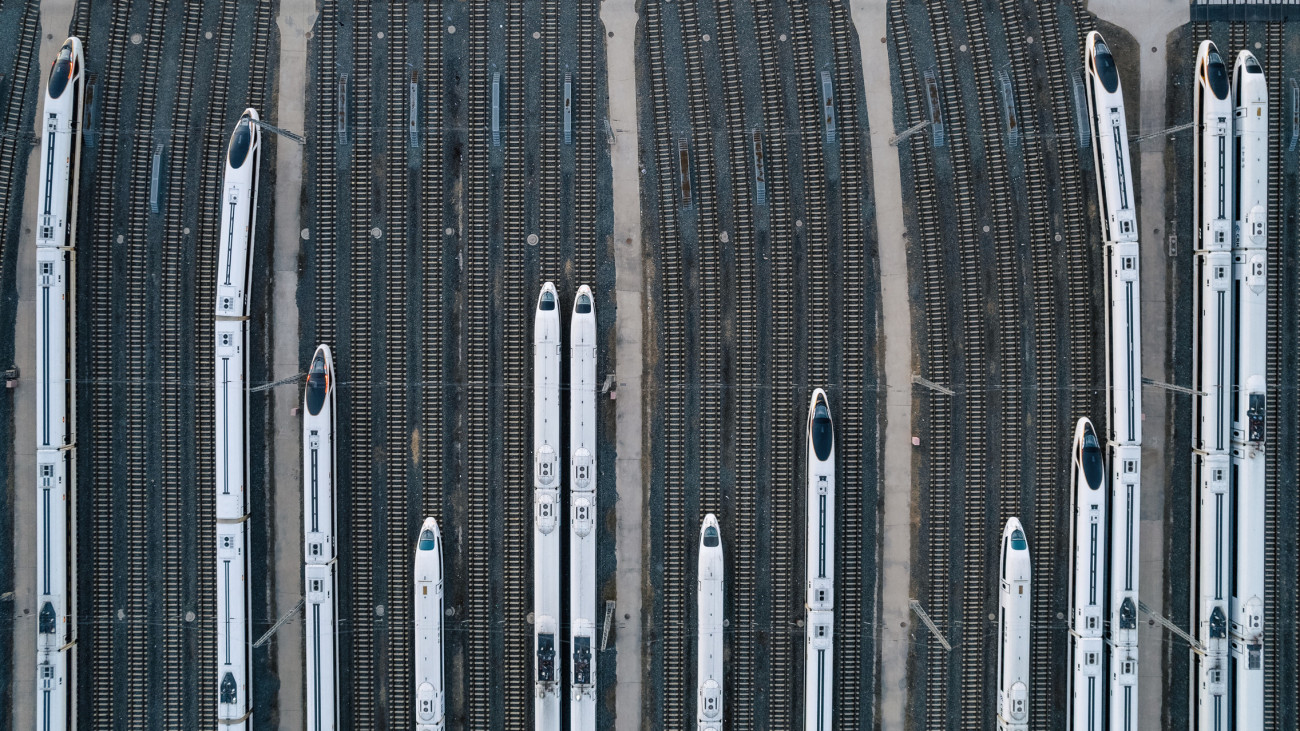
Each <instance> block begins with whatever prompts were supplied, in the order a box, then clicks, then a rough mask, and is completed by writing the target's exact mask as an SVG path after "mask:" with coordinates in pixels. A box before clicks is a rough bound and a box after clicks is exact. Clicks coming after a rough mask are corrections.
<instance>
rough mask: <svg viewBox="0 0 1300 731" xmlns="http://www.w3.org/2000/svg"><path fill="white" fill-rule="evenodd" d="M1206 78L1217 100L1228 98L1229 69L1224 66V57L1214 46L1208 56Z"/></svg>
mask: <svg viewBox="0 0 1300 731" xmlns="http://www.w3.org/2000/svg"><path fill="white" fill-rule="evenodd" d="M1205 77H1206V79H1205V80H1206V83H1207V84H1209V86H1210V91H1211V92H1213V93H1214V96H1215V98H1217V99H1227V98H1228V67H1227V66H1225V65H1224V63H1223V57H1222V56H1220V55H1219V50H1218V49H1217V48H1215V47H1214V46H1210V52H1209V53H1208V54H1207V55H1206V69H1205Z"/></svg>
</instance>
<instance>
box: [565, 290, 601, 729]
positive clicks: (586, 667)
mask: <svg viewBox="0 0 1300 731" xmlns="http://www.w3.org/2000/svg"><path fill="white" fill-rule="evenodd" d="M596 522H597V521H596V306H595V298H593V297H592V294H591V288H590V287H588V286H587V285H585V284H584V285H583V286H581V287H579V288H578V296H577V297H576V298H575V299H574V301H573V319H572V320H571V321H570V323H569V633H570V634H569V647H570V648H571V652H572V657H571V658H570V660H569V687H570V706H569V728H570V729H571V731H595V729H596Z"/></svg>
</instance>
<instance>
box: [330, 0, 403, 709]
mask: <svg viewBox="0 0 1300 731" xmlns="http://www.w3.org/2000/svg"><path fill="white" fill-rule="evenodd" d="M373 9H374V8H373V6H372V5H371V4H369V3H360V4H357V5H354V6H353V7H352V8H351V10H352V64H351V66H350V67H349V69H348V70H349V72H350V76H349V78H348V81H347V84H348V89H347V98H346V100H345V101H344V103H346V104H347V107H346V109H345V110H344V113H345V114H346V115H347V116H348V118H349V119H350V120H351V124H350V125H348V126H347V130H346V134H347V136H348V149H347V150H346V152H345V155H347V157H345V158H344V160H343V162H344V165H345V167H346V174H347V175H348V176H349V184H348V185H349V201H348V208H349V209H350V215H349V216H348V217H347V219H345V220H346V224H345V225H346V226H347V229H346V230H347V231H348V237H347V238H348V241H347V244H345V245H343V246H341V247H340V249H341V250H342V251H343V252H346V255H347V260H348V274H347V277H348V278H347V288H348V291H347V295H346V297H347V301H348V305H349V310H348V312H347V316H346V319H345V320H344V322H345V323H346V328H347V330H346V333H347V347H346V348H340V349H339V350H340V354H341V356H342V357H341V358H340V361H341V363H342V364H343V366H342V367H341V368H339V371H340V377H339V380H340V381H341V382H343V383H348V384H350V387H349V388H345V389H342V395H343V396H345V397H346V401H347V407H346V409H344V413H345V414H346V416H345V420H346V421H347V424H348V426H347V429H346V432H345V433H346V434H347V435H348V436H347V437H346V438H345V439H341V440H340V441H341V442H344V443H346V445H347V452H348V458H347V460H348V479H347V486H346V487H345V488H343V489H342V490H341V492H343V493H345V494H347V495H348V496H349V497H348V506H349V510H348V518H347V525H348V527H349V530H348V537H347V538H346V539H345V540H346V541H347V543H346V544H345V545H347V546H349V547H350V549H351V550H350V551H347V552H345V554H344V555H348V556H349V557H350V561H349V564H350V569H351V571H350V578H351V582H350V583H351V597H350V600H351V621H350V624H351V630H352V634H351V653H350V657H349V658H348V660H349V661H350V666H351V669H352V678H351V693H350V695H351V699H352V724H353V725H354V726H356V727H358V728H374V727H375V726H376V725H377V724H378V723H379V719H380V709H379V707H378V700H379V697H380V694H379V692H378V691H379V688H380V682H379V680H380V678H379V674H380V673H381V672H382V670H383V669H384V668H383V666H382V665H381V664H380V662H381V661H380V660H379V658H377V653H376V651H375V646H376V639H375V635H376V629H377V627H378V622H377V620H378V619H379V618H378V617H377V616H376V615H378V614H379V612H377V611H376V599H377V598H378V596H377V592H376V590H375V581H374V573H375V559H376V556H377V555H382V553H380V551H382V548H383V547H382V546H380V545H377V543H376V538H377V537H376V535H375V523H376V516H375V512H376V511H375V502H376V500H375V493H374V490H373V485H374V484H376V483H378V484H381V485H382V484H383V482H382V480H383V477H382V474H381V472H380V470H379V469H378V468H377V465H376V461H377V460H375V459H374V456H375V454H376V448H380V449H381V450H383V451H385V452H386V449H384V447H385V445H382V444H378V443H376V442H375V436H376V434H377V432H376V429H375V423H374V422H375V420H376V419H375V417H376V416H379V417H380V418H381V419H382V417H383V412H382V410H381V409H382V406H381V405H380V403H379V399H377V398H376V396H377V394H376V389H375V385H376V384H375V364H374V352H375V347H376V345H377V343H376V341H375V335H374V332H373V331H374V324H375V319H376V318H375V313H374V310H375V308H376V300H375V292H376V288H375V282H374V275H375V266H374V264H375V262H374V246H373V245H372V242H371V229H372V227H373V224H372V220H373V219H372V216H373V215H374V213H373V208H372V206H373V204H374V201H373V185H372V179H373V177H374V172H373V164H374V163H373V154H374V151H373V139H372V135H373V134H374V129H375V126H374V121H373V110H374V105H373V100H372V96H371V94H372V92H371V85H372V83H373V80H374V78H375V77H374V66H373V63H372V48H371V44H372V43H373V40H374V35H375V33H374V29H373V27H372V24H373V19H372V16H371V14H372V12H373ZM381 235H382V232H381ZM382 284H383V283H382V282H380V285H381V286H382ZM378 434H381V435H382V434H383V432H382V424H381V427H380V430H379V432H378ZM341 487H342V486H341ZM389 690H391V688H390V689H389Z"/></svg>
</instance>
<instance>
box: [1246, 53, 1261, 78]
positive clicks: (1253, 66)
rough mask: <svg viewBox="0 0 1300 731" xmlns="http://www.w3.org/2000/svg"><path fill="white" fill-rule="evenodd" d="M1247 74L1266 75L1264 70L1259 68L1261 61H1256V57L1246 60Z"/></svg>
mask: <svg viewBox="0 0 1300 731" xmlns="http://www.w3.org/2000/svg"><path fill="white" fill-rule="evenodd" d="M1246 73H1248V74H1262V73H1264V69H1262V68H1260V67H1259V61H1256V60H1255V57H1254V56H1251V57H1250V58H1248V59H1246Z"/></svg>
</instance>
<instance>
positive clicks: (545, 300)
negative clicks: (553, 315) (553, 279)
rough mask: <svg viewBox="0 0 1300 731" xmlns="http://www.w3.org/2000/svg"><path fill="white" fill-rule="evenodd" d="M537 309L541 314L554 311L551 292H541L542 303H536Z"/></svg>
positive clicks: (553, 299) (553, 295)
mask: <svg viewBox="0 0 1300 731" xmlns="http://www.w3.org/2000/svg"><path fill="white" fill-rule="evenodd" d="M537 309H539V310H541V311H543V312H550V311H551V310H553V309H555V294H554V293H552V292H542V301H541V302H539V303H538V305H537Z"/></svg>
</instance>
